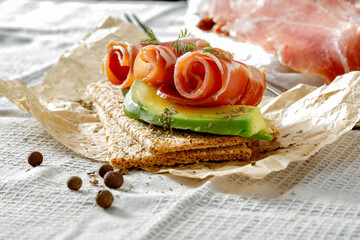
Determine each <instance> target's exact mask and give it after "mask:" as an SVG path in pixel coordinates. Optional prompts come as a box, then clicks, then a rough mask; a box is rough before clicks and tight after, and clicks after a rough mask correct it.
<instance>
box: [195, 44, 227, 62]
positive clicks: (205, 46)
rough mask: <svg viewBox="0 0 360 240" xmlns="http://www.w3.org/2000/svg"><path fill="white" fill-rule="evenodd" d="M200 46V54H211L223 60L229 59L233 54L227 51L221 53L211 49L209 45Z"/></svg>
mask: <svg viewBox="0 0 360 240" xmlns="http://www.w3.org/2000/svg"><path fill="white" fill-rule="evenodd" d="M200 46H201V47H203V49H201V51H202V52H207V53H211V54H212V55H214V56H218V57H221V58H223V59H231V58H233V56H234V54H232V53H229V52H227V51H224V52H222V51H220V50H217V49H215V48H213V47H212V46H211V45H210V43H203V44H201V45H200Z"/></svg>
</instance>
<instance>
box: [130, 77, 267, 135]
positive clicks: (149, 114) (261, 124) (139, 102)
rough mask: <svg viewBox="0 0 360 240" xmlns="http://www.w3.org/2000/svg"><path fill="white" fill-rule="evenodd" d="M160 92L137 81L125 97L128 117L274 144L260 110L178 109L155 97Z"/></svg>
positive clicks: (234, 107)
mask: <svg viewBox="0 0 360 240" xmlns="http://www.w3.org/2000/svg"><path fill="white" fill-rule="evenodd" d="M156 91H157V89H156V88H155V87H153V86H151V85H149V84H147V83H143V82H140V81H139V80H135V82H134V83H133V85H132V86H131V88H130V90H129V92H128V93H127V94H126V96H125V100H124V110H125V114H126V115H127V116H128V117H131V118H134V119H137V120H142V121H145V122H147V123H151V124H154V125H157V126H162V127H164V128H174V129H183V130H191V131H194V132H204V133H211V134H220V135H236V136H241V137H246V138H254V139H263V140H268V141H271V140H272V139H273V137H272V135H271V131H272V130H271V128H270V126H268V125H267V124H266V122H265V120H264V118H263V117H262V114H261V112H260V109H259V108H258V107H253V106H245V105H223V106H217V107H192V106H184V105H178V104H176V103H172V102H170V101H168V100H166V99H163V98H161V97H159V96H158V95H157V94H156Z"/></svg>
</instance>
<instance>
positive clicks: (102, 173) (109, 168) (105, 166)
mask: <svg viewBox="0 0 360 240" xmlns="http://www.w3.org/2000/svg"><path fill="white" fill-rule="evenodd" d="M110 171H114V168H113V166H111V165H110V164H103V165H102V166H101V167H100V168H99V176H100V177H102V178H104V176H105V174H106V173H107V172H110Z"/></svg>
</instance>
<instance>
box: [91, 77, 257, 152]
mask: <svg viewBox="0 0 360 240" xmlns="http://www.w3.org/2000/svg"><path fill="white" fill-rule="evenodd" d="M87 90H88V93H89V94H90V95H91V97H92V98H93V100H94V101H95V102H96V103H97V104H98V105H99V106H100V107H101V109H103V110H104V111H105V112H106V113H107V114H108V115H109V117H111V118H113V119H115V121H116V124H118V126H119V127H120V128H121V129H122V130H124V131H126V133H128V134H129V135H130V136H131V137H132V138H134V139H136V140H137V141H138V142H139V143H140V144H141V145H142V146H143V147H144V148H145V149H146V150H147V151H149V152H152V153H155V154H163V153H168V152H176V151H184V150H189V149H207V148H216V147H225V146H236V145H241V144H242V143H249V142H253V141H254V140H251V139H245V138H241V137H237V136H219V135H206V134H205V135H203V134H198V133H190V132H184V131H175V130H173V131H172V132H170V131H167V130H163V129H162V128H159V127H151V125H148V124H145V123H142V122H139V121H137V120H134V119H131V118H128V117H127V116H125V113H124V111H123V107H122V106H123V104H122V103H123V100H124V97H123V95H122V94H121V91H120V90H117V89H113V88H112V87H111V86H110V85H109V84H108V83H107V82H102V83H93V84H90V85H89V86H88V89H87ZM207 151H208V150H207Z"/></svg>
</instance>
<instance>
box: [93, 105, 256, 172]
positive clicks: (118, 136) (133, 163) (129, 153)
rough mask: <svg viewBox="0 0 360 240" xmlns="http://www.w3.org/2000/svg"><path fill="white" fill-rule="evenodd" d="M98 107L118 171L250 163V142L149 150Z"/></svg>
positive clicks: (113, 163) (111, 159)
mask: <svg viewBox="0 0 360 240" xmlns="http://www.w3.org/2000/svg"><path fill="white" fill-rule="evenodd" d="M95 106H96V109H97V111H98V114H99V117H100V120H101V121H102V123H103V125H104V128H105V132H106V139H107V142H108V151H109V157H110V162H111V164H112V165H113V166H114V167H115V168H131V167H151V166H155V165H161V166H171V165H174V164H186V163H194V162H199V161H209V160H212V161H216V160H217V161H221V160H238V159H244V160H249V159H250V156H251V149H250V148H248V147H247V146H246V143H240V144H239V145H236V146H229V147H214V148H208V149H192V150H186V151H177V152H169V153H164V154H154V153H151V152H149V151H147V150H146V149H145V148H144V147H142V146H141V144H140V143H139V142H138V141H137V140H135V139H133V138H132V137H131V136H130V135H129V134H128V133H127V132H125V131H123V130H122V129H121V128H120V126H119V124H117V122H116V121H115V119H114V118H112V117H110V115H109V114H108V113H107V112H106V111H104V110H103V109H102V108H101V107H100V106H99V105H97V104H96V105H95Z"/></svg>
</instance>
